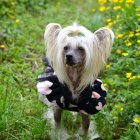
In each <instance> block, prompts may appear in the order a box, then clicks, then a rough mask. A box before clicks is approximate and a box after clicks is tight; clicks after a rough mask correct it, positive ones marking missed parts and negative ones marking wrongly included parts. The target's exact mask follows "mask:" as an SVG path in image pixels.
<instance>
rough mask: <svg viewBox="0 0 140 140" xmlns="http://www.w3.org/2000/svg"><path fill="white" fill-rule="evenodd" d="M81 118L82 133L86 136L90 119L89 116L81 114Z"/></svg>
mask: <svg viewBox="0 0 140 140" xmlns="http://www.w3.org/2000/svg"><path fill="white" fill-rule="evenodd" d="M81 116H82V131H83V134H85V135H86V134H87V133H88V129H89V125H90V117H89V115H85V114H83V113H81Z"/></svg>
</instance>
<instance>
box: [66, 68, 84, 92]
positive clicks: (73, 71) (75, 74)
mask: <svg viewBox="0 0 140 140" xmlns="http://www.w3.org/2000/svg"><path fill="white" fill-rule="evenodd" d="M81 73H82V69H81V68H73V67H69V68H68V69H67V74H68V76H69V78H70V80H71V84H72V85H71V86H70V87H69V88H70V90H71V91H73V92H74V90H75V89H76V88H77V87H78V86H79V84H80V80H81Z"/></svg>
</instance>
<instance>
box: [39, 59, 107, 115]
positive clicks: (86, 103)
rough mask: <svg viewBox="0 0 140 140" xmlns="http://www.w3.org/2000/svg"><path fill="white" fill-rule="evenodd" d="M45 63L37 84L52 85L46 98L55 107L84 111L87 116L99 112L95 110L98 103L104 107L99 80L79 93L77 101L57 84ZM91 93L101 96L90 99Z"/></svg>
mask: <svg viewBox="0 0 140 140" xmlns="http://www.w3.org/2000/svg"><path fill="white" fill-rule="evenodd" d="M44 61H47V62H46V63H45V65H46V69H45V71H44V72H43V73H42V74H41V75H40V76H39V77H38V82H43V81H50V82H52V83H53V85H52V86H51V87H50V89H51V90H52V92H51V93H50V94H49V95H46V98H47V99H48V100H49V101H50V102H53V101H56V103H57V105H58V106H59V107H60V108H62V109H65V110H70V111H76V112H79V111H80V110H84V111H85V112H86V113H87V114H96V113H98V112H99V111H100V110H97V109H96V106H98V103H99V102H101V103H102V105H103V106H104V105H105V104H106V100H105V98H104V97H106V93H107V92H106V90H104V89H102V87H101V85H102V82H101V81H100V80H95V81H94V83H93V85H92V86H90V85H89V86H87V87H86V88H85V89H84V90H83V91H82V92H81V93H80V96H79V98H78V100H74V99H73V98H72V94H71V92H70V90H69V89H68V87H67V86H66V85H63V84H61V83H60V82H59V80H58V78H57V76H56V75H55V74H54V71H53V69H52V68H51V66H50V65H49V64H48V60H47V58H46V59H44ZM92 92H97V93H98V94H100V95H101V97H100V98H99V99H96V98H92V97H91V96H92Z"/></svg>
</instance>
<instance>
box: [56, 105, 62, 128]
mask: <svg viewBox="0 0 140 140" xmlns="http://www.w3.org/2000/svg"><path fill="white" fill-rule="evenodd" d="M61 113H62V109H61V108H59V107H58V106H55V108H54V120H55V126H56V128H58V127H60V123H61Z"/></svg>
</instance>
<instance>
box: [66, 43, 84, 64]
mask: <svg viewBox="0 0 140 140" xmlns="http://www.w3.org/2000/svg"><path fill="white" fill-rule="evenodd" d="M64 62H65V64H67V65H69V66H84V63H85V49H84V47H82V46H76V47H75V48H73V46H70V45H67V46H65V47H64Z"/></svg>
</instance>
